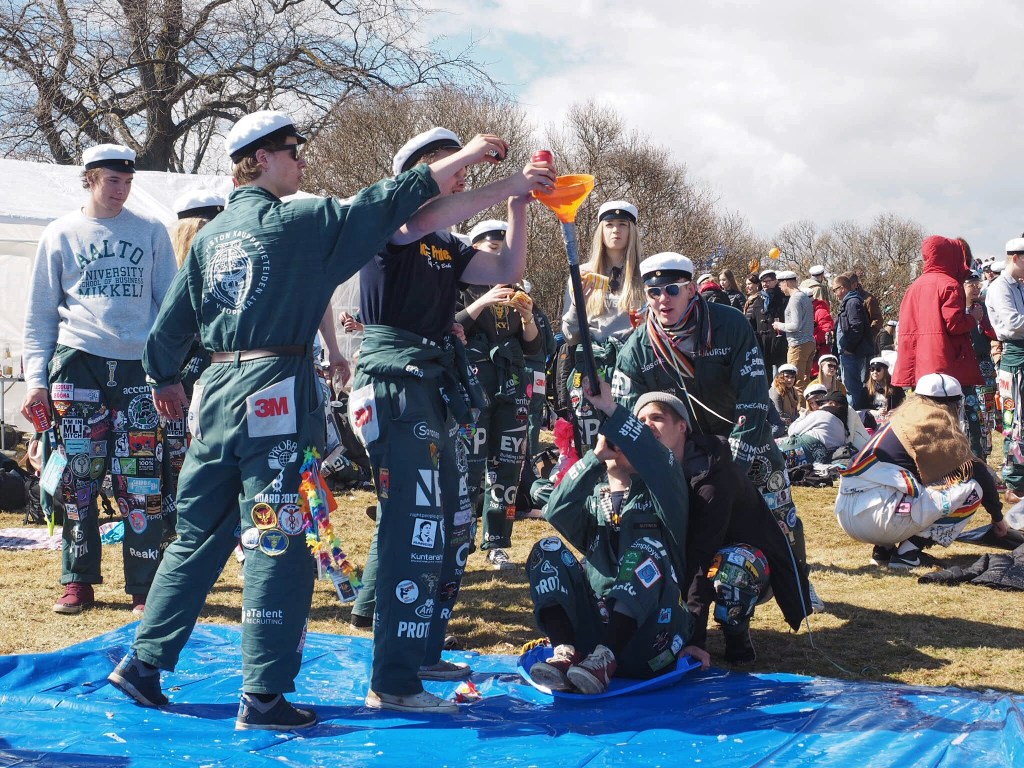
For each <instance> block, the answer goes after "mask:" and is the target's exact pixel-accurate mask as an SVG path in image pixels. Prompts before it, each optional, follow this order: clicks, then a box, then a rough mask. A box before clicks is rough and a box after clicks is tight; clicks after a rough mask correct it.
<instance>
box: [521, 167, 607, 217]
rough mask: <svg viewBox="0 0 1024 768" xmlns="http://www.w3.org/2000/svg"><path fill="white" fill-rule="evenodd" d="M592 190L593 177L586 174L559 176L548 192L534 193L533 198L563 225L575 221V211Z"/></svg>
mask: <svg viewBox="0 0 1024 768" xmlns="http://www.w3.org/2000/svg"><path fill="white" fill-rule="evenodd" d="M593 188H594V177H593V176H591V175H589V174H586V173H577V174H572V175H570V176H559V177H558V178H557V179H555V188H554V189H553V190H551V191H550V192H534V193H533V196H534V197H535V198H537V200H539V201H540V202H542V203H543V204H544V205H546V206H547V207H548V208H550V209H551V210H552V211H554V212H555V215H556V216H557V217H558V220H559V221H560V222H562V223H563V224H572V223H573V222H574V221H576V211H578V210H579V207H580V205H581V204H582V203H583V201H584V200H586V199H587V195H589V194H590V191H591V190H592V189H593Z"/></svg>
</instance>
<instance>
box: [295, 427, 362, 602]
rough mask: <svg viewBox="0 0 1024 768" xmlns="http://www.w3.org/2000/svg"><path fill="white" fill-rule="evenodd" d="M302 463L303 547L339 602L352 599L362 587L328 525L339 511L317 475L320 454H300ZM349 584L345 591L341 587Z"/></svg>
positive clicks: (332, 496)
mask: <svg viewBox="0 0 1024 768" xmlns="http://www.w3.org/2000/svg"><path fill="white" fill-rule="evenodd" d="M303 457H304V461H303V462H302V466H301V467H300V468H299V475H300V476H301V478H302V482H301V483H300V484H299V496H300V497H301V500H302V518H303V523H304V527H305V529H306V545H307V546H308V547H309V549H310V551H311V552H312V553H313V557H315V558H316V560H317V563H318V564H319V566H320V570H321V571H322V572H324V573H327V574H329V575H330V577H331V579H332V581H334V583H335V587H336V588H337V589H338V596H339V597H340V598H341V599H342V601H345V602H347V601H348V600H354V599H355V596H356V593H357V592H358V591H359V588H360V587H361V586H362V585H363V584H362V582H361V581H360V580H359V574H358V572H357V571H356V569H355V566H353V565H352V563H350V562H349V561H348V556H347V555H346V554H345V551H344V550H343V549H342V548H341V539H339V538H338V534H337V533H336V532H335V530H334V526H332V525H331V512H333V511H334V510H336V509H337V508H338V504H337V502H336V501H335V500H334V495H333V494H332V493H331V492H330V491H329V490H327V487H326V486H325V485H324V482H323V478H322V477H321V476H320V461H319V459H320V454H319V453H318V452H317V450H316V448H313V447H309V448H306V450H305V451H303ZM345 584H349V585H351V590H346V589H345V587H344V585H345Z"/></svg>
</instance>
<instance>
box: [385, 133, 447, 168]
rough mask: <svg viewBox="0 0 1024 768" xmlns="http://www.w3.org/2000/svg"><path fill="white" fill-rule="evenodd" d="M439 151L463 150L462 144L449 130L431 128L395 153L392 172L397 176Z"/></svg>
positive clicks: (410, 140) (417, 135)
mask: <svg viewBox="0 0 1024 768" xmlns="http://www.w3.org/2000/svg"><path fill="white" fill-rule="evenodd" d="M438 149H462V142H461V141H460V140H459V137H458V136H456V135H455V134H454V133H452V132H451V131H449V130H448V129H447V128H431V129H430V130H429V131H424V132H423V133H418V134H416V135H415V136H413V137H412V138H411V139H409V140H408V141H407V142H405V144H403V145H402V148H401V149H400V150H398V152H396V153H395V156H394V158H393V159H392V161H391V170H392V171H393V172H394V174H395V176H397V175H398V174H400V173H402V172H404V171H408V170H409V169H410V168H412V167H413V166H415V165H416V163H418V162H419V161H420V158H422V157H423V156H424V155H429V154H430V153H431V152H435V151H436V150H438Z"/></svg>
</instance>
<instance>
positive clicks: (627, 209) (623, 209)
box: [597, 200, 640, 224]
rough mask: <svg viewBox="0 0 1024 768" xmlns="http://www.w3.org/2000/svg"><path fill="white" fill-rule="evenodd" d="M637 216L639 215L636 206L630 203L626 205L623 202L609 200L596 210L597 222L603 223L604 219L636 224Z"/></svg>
mask: <svg viewBox="0 0 1024 768" xmlns="http://www.w3.org/2000/svg"><path fill="white" fill-rule="evenodd" d="M639 216H640V214H639V212H638V211H637V209H636V206H635V205H633V204H632V203H627V202H626V201H625V200H609V201H608V202H607V203H605V204H604V205H602V206H601V207H600V208H598V209H597V220H598V221H604V220H605V219H627V220H628V221H632V222H633V223H634V224H636V222H637V219H638V218H639Z"/></svg>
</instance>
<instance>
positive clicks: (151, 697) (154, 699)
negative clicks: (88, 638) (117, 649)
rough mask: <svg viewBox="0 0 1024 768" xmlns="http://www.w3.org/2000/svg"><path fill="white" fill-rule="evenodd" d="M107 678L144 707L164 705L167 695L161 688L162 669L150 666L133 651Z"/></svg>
mask: <svg viewBox="0 0 1024 768" xmlns="http://www.w3.org/2000/svg"><path fill="white" fill-rule="evenodd" d="M107 680H109V681H110V684H111V685H113V686H114V687H115V688H117V690H119V691H121V693H123V694H125V695H127V696H130V697H131V698H132V699H134V700H135V703H136V704H141V705H142V706H144V707H162V706H164V705H165V704H167V697H166V696H164V693H163V691H161V690H160V670H159V669H157V668H156V667H153V668H152V669H150V668H148V667H147V666H146V665H145V664H143V663H142V662H141V661H139V659H138V657H137V656H136V655H135V652H134V651H132V652H131V653H129V654H128V655H127V656H125V657H124V658H123V659H121V663H120V664H118V665H117V667H116V668H115V669H114V671H113V672H111V673H110V674H109V675H107Z"/></svg>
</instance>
